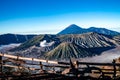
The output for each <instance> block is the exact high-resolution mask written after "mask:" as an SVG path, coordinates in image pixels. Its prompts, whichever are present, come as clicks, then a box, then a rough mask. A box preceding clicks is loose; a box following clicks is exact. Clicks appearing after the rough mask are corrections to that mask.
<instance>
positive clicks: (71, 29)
mask: <svg viewBox="0 0 120 80" xmlns="http://www.w3.org/2000/svg"><path fill="white" fill-rule="evenodd" d="M82 33H86V30H85V29H83V28H80V27H79V26H77V25H75V24H72V25H70V26H68V27H67V28H65V29H64V30H62V31H61V32H59V33H58V34H82Z"/></svg>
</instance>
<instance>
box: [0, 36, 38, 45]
mask: <svg viewBox="0 0 120 80" xmlns="http://www.w3.org/2000/svg"><path fill="white" fill-rule="evenodd" d="M34 36H36V35H19V34H3V35H0V45H7V44H11V43H23V42H25V41H27V40H29V39H31V38H33V37H34Z"/></svg>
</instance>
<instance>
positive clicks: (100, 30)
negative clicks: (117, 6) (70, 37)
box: [87, 27, 120, 36]
mask: <svg viewBox="0 0 120 80" xmlns="http://www.w3.org/2000/svg"><path fill="white" fill-rule="evenodd" d="M87 30H88V31H91V32H97V33H100V34H104V35H111V36H115V35H119V34H120V33H119V32H116V31H112V30H108V29H105V28H96V27H90V28H88V29H87Z"/></svg>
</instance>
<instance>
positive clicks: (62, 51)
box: [45, 42, 92, 60]
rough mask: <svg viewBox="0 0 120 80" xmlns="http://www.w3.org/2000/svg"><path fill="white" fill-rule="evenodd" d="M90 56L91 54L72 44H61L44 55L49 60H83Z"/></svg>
mask: <svg viewBox="0 0 120 80" xmlns="http://www.w3.org/2000/svg"><path fill="white" fill-rule="evenodd" d="M91 55H92V53H91V52H89V51H87V50H85V49H83V48H81V47H80V46H78V45H76V44H74V43H69V42H63V43H61V44H60V45H58V46H57V47H56V48H55V49H53V50H51V51H50V52H48V53H46V54H45V57H46V59H50V60H63V59H64V60H67V59H70V58H83V57H87V56H91Z"/></svg>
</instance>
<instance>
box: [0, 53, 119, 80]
mask: <svg viewBox="0 0 120 80" xmlns="http://www.w3.org/2000/svg"><path fill="white" fill-rule="evenodd" d="M3 57H6V58H9V59H16V60H28V61H36V62H39V64H35V63H25V64H27V65H37V66H39V67H40V68H39V69H36V68H33V67H26V68H27V69H29V70H44V69H43V67H51V68H52V69H53V72H56V70H55V68H64V69H63V71H61V73H60V74H64V72H65V74H73V75H75V76H78V75H85V74H86V73H93V71H92V70H97V71H94V73H96V74H100V76H99V77H104V76H105V74H108V75H112V78H113V79H115V78H116V76H117V74H118V73H119V67H120V64H119V63H116V62H115V60H113V62H112V63H90V62H79V61H71V60H70V62H59V61H51V60H44V59H37V58H27V57H20V56H14V55H8V54H3V53H0V72H1V73H2V72H3V71H2V68H3V66H6V67H13V68H22V66H20V65H18V66H13V65H8V64H4V59H3ZM43 63H47V64H43ZM48 64H49V65H48ZM50 64H51V65H50ZM81 66H82V67H81ZM100 66H102V67H103V66H108V67H112V68H111V69H103V68H100Z"/></svg>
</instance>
